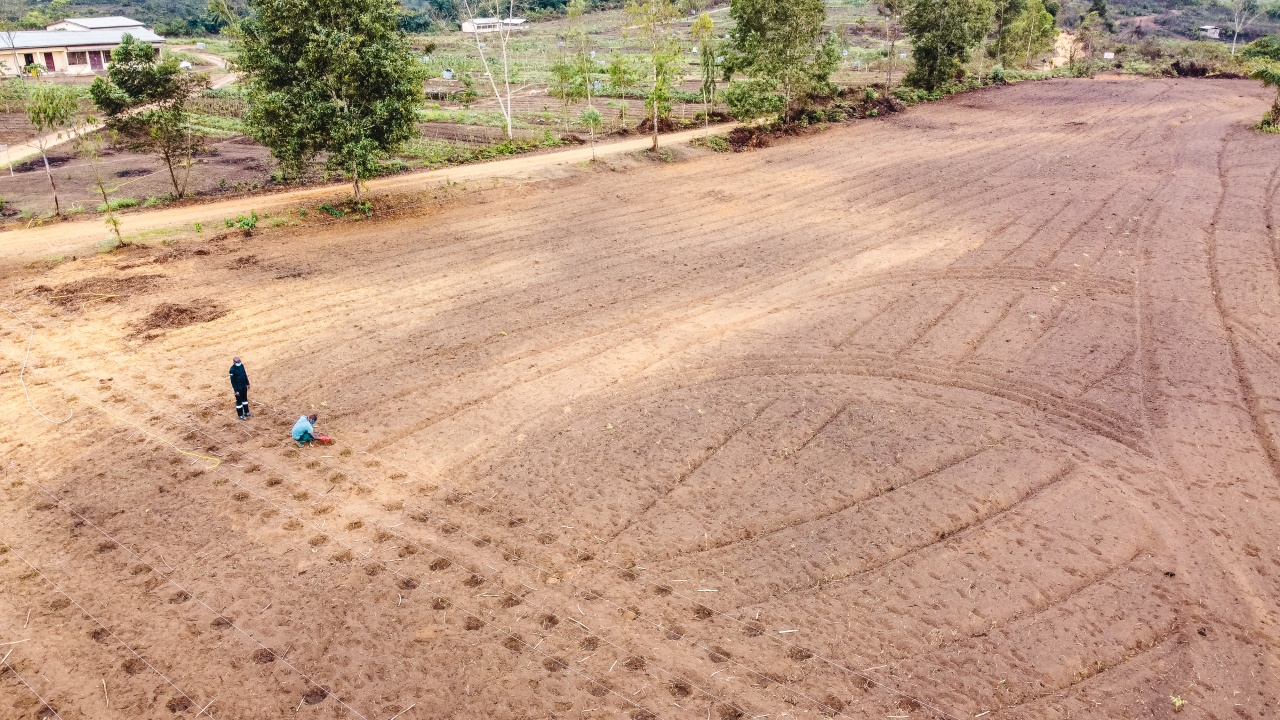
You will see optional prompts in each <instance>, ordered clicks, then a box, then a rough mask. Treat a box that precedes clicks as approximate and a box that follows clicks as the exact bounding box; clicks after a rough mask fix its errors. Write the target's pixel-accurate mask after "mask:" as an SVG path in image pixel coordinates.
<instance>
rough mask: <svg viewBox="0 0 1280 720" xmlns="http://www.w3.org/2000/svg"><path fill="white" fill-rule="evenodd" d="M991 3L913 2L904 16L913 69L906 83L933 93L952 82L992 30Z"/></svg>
mask: <svg viewBox="0 0 1280 720" xmlns="http://www.w3.org/2000/svg"><path fill="white" fill-rule="evenodd" d="M994 10H995V9H994V7H993V6H992V2H991V0H915V1H914V2H912V3H911V6H910V7H909V8H908V9H907V12H906V14H905V15H904V16H903V25H904V27H906V30H907V33H908V34H909V35H911V39H912V41H913V45H914V48H913V50H912V56H913V57H914V58H915V67H914V68H913V69H912V70H911V72H910V73H909V74H908V75H907V82H909V83H911V84H912V85H914V86H916V87H920V88H924V89H925V90H933V89H935V88H937V87H939V86H941V85H944V84H946V83H948V82H950V81H951V80H954V79H955V78H956V76H957V74H958V73H959V71H960V70H961V68H962V67H963V66H964V63H965V62H966V61H968V60H969V56H970V53H971V51H972V50H973V48H974V47H976V46H977V45H978V44H979V43H980V42H982V39H983V38H984V37H986V35H987V32H988V31H989V30H990V29H991V25H992V19H993V14H994Z"/></svg>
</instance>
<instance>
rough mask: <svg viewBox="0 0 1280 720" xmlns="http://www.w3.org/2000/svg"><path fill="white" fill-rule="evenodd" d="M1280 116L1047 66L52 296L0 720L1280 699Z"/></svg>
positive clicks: (1252, 95) (1160, 708) (5, 473)
mask: <svg viewBox="0 0 1280 720" xmlns="http://www.w3.org/2000/svg"><path fill="white" fill-rule="evenodd" d="M1266 103H1267V98H1266V97H1265V96H1264V95H1263V94H1262V93H1261V92H1260V91H1258V90H1257V89H1256V88H1255V87H1254V86H1253V85H1252V84H1251V83H1244V82H1187V81H1182V82H1175V81H1135V80H1115V79H1100V80H1095V81H1070V82H1069V81H1053V82H1046V83H1037V84H1026V85H1020V86H1017V87H1014V88H1007V89H1001V90H997V91H990V92H985V93H980V94H975V95H970V96H965V97H961V98H955V99H953V100H951V101H948V102H945V103H939V104H935V105H932V106H930V107H927V108H920V109H918V110H915V111H912V112H909V113H906V114H904V115H902V116H898V117H894V118H892V119H889V120H887V121H884V122H876V123H863V124H858V125H854V126H849V127H842V128H837V129H832V130H829V131H827V132H825V133H822V134H819V135H816V136H813V137H809V138H805V139H801V140H797V141H794V142H790V143H787V144H785V145H783V146H780V147H775V148H771V149H768V150H764V151H759V152H754V153H749V154H744V155H734V156H708V157H703V158H700V159H697V160H693V161H689V162H685V163H677V164H673V165H662V166H650V167H644V168H640V169H637V170H631V171H628V172H626V173H608V172H583V173H580V174H577V175H573V176H570V177H567V178H561V179H559V180H555V181H548V182H543V183H535V184H526V185H522V186H518V187H515V188H511V187H506V188H500V189H496V190H492V191H486V192H482V193H475V194H472V195H470V196H468V197H467V199H466V200H464V201H462V202H458V203H455V204H453V205H451V206H446V207H432V208H429V209H428V208H424V209H423V210H422V211H421V212H420V213H419V214H418V215H416V216H413V217H403V218H399V219H395V220H386V221H380V222H376V223H375V222H363V223H354V224H342V225H336V226H328V227H326V228H325V229H324V231H323V232H317V231H316V229H314V228H310V229H305V230H291V231H287V232H281V233H277V234H268V235H265V236H261V237H258V238H253V239H248V240H245V239H241V238H226V239H223V240H221V241H218V242H210V243H206V244H204V245H202V246H200V247H199V248H198V249H199V250H200V251H201V252H202V254H196V253H195V252H192V251H193V250H194V249H195V248H190V247H188V248H186V251H185V252H179V253H176V254H174V253H173V251H170V250H165V249H139V250H133V251H130V252H127V253H122V254H117V255H114V256H110V257H99V258H95V259H92V260H88V261H80V262H76V263H69V264H66V265H63V266H60V267H58V268H55V269H53V270H48V271H43V272H35V271H29V272H27V273H25V274H22V275H19V276H14V277H11V278H9V279H7V280H6V281H4V287H3V288H2V289H0V293H2V295H0V296H2V297H4V298H5V299H4V304H5V306H6V307H12V308H13V309H14V310H16V311H18V312H20V313H21V314H22V315H23V316H24V317H28V318H30V319H31V320H32V321H33V322H34V323H35V324H36V325H37V328H38V330H37V332H38V335H37V339H36V345H35V350H34V355H33V359H34V361H35V366H34V367H33V369H32V370H31V371H30V372H31V374H30V375H29V377H30V378H31V380H32V382H33V383H35V384H34V385H33V387H32V391H33V399H34V401H35V402H36V403H37V405H38V406H39V407H41V408H45V409H47V410H48V411H50V413H51V414H58V413H65V412H66V408H67V407H68V406H67V402H68V398H70V397H75V398H78V400H77V401H76V402H75V403H74V404H73V405H72V406H71V407H73V408H74V409H75V415H74V416H73V417H72V419H71V420H70V421H69V422H68V423H66V424H64V425H59V426H52V425H49V424H48V423H45V422H44V421H42V420H40V419H39V418H38V417H37V416H36V415H35V414H34V413H32V412H31V411H30V409H29V408H28V407H27V405H26V402H25V400H24V399H23V395H22V392H21V388H20V387H19V385H18V383H17V370H18V363H19V362H20V360H21V357H22V350H23V342H25V337H26V335H25V329H24V328H22V327H21V326H20V325H18V324H17V323H14V322H12V321H11V320H10V319H7V318H6V319H0V330H2V331H3V332H4V333H5V335H3V336H0V352H3V354H4V357H5V360H4V363H5V364H4V365H3V366H0V368H2V372H0V404H2V405H3V407H0V410H2V411H3V412H4V413H5V417H6V418H11V420H10V421H7V422H6V425H5V432H4V433H3V434H0V479H2V480H3V483H2V484H0V487H2V489H0V502H2V504H3V508H4V511H5V512H4V513H3V515H2V516H0V517H3V519H2V520H0V543H3V544H2V545H0V550H4V549H6V548H7V552H4V553H3V554H0V583H2V584H3V587H4V588H5V592H4V593H3V594H0V642H13V641H22V642H20V643H18V644H15V645H12V646H0V651H3V652H8V651H9V650H10V649H11V650H12V654H11V655H10V656H9V658H8V661H7V662H8V663H9V665H10V667H8V668H3V667H2V666H0V669H3V672H0V686H3V687H4V688H5V693H4V694H3V696H2V697H3V700H2V701H0V702H3V705H0V715H5V716H10V715H11V716H14V717H37V716H39V714H40V712H41V708H42V707H43V703H45V702H48V703H49V705H50V706H51V707H53V708H55V709H56V710H57V711H58V713H59V714H60V715H61V716H62V717H65V718H90V717H92V718H117V717H118V718H135V717H174V716H175V713H176V716H178V717H182V716H188V717H190V716H194V715H195V714H196V712H197V710H198V709H199V708H202V707H204V706H205V705H206V704H207V703H210V702H212V703H213V705H212V706H211V708H210V709H211V710H212V712H213V713H214V715H215V716H216V717H228V718H230V717H264V718H265V717H282V716H288V715H290V714H293V713H296V714H297V715H298V716H300V717H301V716H305V717H322V716H323V717H364V718H390V717H391V716H393V715H395V714H396V713H399V712H401V711H403V710H405V708H408V707H410V706H413V708H412V709H411V710H408V711H407V712H405V713H404V714H403V715H401V716H400V717H406V718H415V717H417V718H427V717H466V718H471V717H475V718H481V717H496V718H518V717H537V716H547V715H555V716H560V717H598V718H603V717H631V718H634V717H660V718H691V719H694V718H706V717H708V715H710V716H711V717H713V718H722V719H733V718H738V717H751V716H757V717H758V716H761V715H766V714H767V715H769V716H770V717H781V716H784V715H786V716H793V717H803V716H808V717H817V716H821V715H827V716H837V717H852V718H864V717H868V718H869V717H886V716H890V717H904V716H905V717H912V718H914V717H938V718H943V717H947V718H962V717H974V716H978V715H981V716H982V717H1008V718H1024V717H1035V718H1067V717H1095V718H1126V717H1134V718H1137V717H1144V718H1147V717H1172V716H1173V715H1174V706H1173V703H1172V702H1171V701H1170V697H1171V696H1178V697H1180V698H1182V699H1185V701H1186V702H1187V706H1186V708H1184V709H1183V711H1182V712H1181V713H1180V716H1187V717H1230V716H1241V717H1257V718H1264V717H1272V716H1274V715H1275V711H1276V702H1277V691H1278V688H1280V681H1277V674H1276V664H1275V663H1276V657H1275V648H1276V643H1277V637H1276V634H1275V629H1274V628H1275V622H1276V620H1277V609H1278V608H1277V601H1276V598H1277V597H1280V593H1278V592H1277V590H1278V589H1280V588H1277V586H1276V581H1275V579H1274V578H1275V572H1274V569H1275V566H1276V564H1277V555H1276V553H1277V550H1276V540H1275V538H1276V531H1275V527H1276V526H1277V525H1276V521H1277V515H1278V514H1280V495H1277V493H1276V490H1275V488H1276V485H1277V479H1278V478H1280V451H1278V450H1277V447H1280V445H1278V443H1277V437H1276V433H1277V431H1278V428H1277V427H1276V413H1277V412H1278V411H1280V350H1277V349H1276V347H1275V345H1274V342H1275V341H1274V338H1275V337H1277V336H1278V335H1280V333H1278V332H1277V331H1278V330H1280V327H1276V324H1277V323H1278V322H1280V302H1278V300H1280V260H1277V257H1280V255H1278V254H1277V250H1276V244H1275V243H1276V236H1275V235H1274V234H1273V233H1272V232H1271V231H1270V229H1269V228H1271V227H1274V217H1273V216H1274V198H1275V195H1276V192H1277V190H1278V189H1280V155H1277V154H1276V151H1275V144H1274V140H1273V139H1271V138H1268V137H1264V136H1260V135H1256V134H1254V133H1252V132H1251V131H1250V130H1248V127H1247V125H1248V122H1250V121H1251V120H1252V119H1253V118H1254V117H1256V116H1257V115H1258V114H1259V113H1260V112H1261V111H1262V109H1263V108H1265V105H1266ZM156 259H162V260H163V262H161V263H156V262H155V260H156ZM148 275H159V276H160V277H158V278H151V279H143V280H132V281H130V280H128V278H137V277H140V276H148ZM85 278H104V279H109V280H110V281H111V282H112V283H114V284H112V285H110V286H108V285H106V284H101V285H99V286H96V287H99V288H107V287H112V288H116V289H115V290H112V291H107V290H105V289H102V290H99V291H98V292H102V293H104V294H117V295H120V296H121V297H118V298H107V299H103V298H102V297H100V296H96V295H89V294H85V295H82V296H80V297H79V298H76V299H72V298H65V297H54V296H59V295H61V294H66V293H67V292H68V291H67V290H65V289H60V288H65V286H66V284H67V283H70V282H73V281H77V280H83V279H85ZM130 283H132V284H130ZM38 285H45V286H48V287H51V288H54V290H53V291H52V292H44V291H37V290H35V288H36V286H38ZM84 287H87V286H81V289H80V290H79V292H95V291H86V290H84V289H83V288H84ZM131 288H132V289H131ZM54 300H57V301H58V302H61V303H64V304H63V305H58V304H55V303H54V302H53V301H54ZM193 301H195V302H197V303H200V304H202V305H209V304H211V303H217V304H220V305H221V306H223V307H225V309H226V310H228V313H227V314H226V315H224V316H222V317H221V318H219V319H216V320H214V321H212V322H208V323H203V324H198V325H193V326H190V327H187V328H183V329H177V330H171V331H168V332H166V333H164V334H162V335H159V336H156V337H152V338H150V339H143V338H140V337H139V336H138V335H137V334H136V333H135V332H134V323H136V322H137V321H138V320H139V319H140V318H141V317H143V316H144V315H146V314H147V313H148V312H150V311H151V310H152V309H153V308H155V307H156V306H157V305H158V304H159V303H161V302H182V303H189V302H193ZM66 303H70V304H66ZM234 353H239V354H241V355H243V356H244V357H245V358H246V361H247V362H248V364H249V371H250V374H251V377H252V379H253V381H254V387H253V390H252V393H251V394H252V396H253V399H254V401H255V403H256V405H255V407H256V412H257V417H255V418H254V419H253V420H252V421H251V422H249V423H238V422H236V421H235V419H234V418H233V417H231V413H230V405H231V403H230V402H229V400H230V397H229V395H228V394H227V393H226V392H225V388H224V385H225V380H224V374H225V372H226V369H225V365H226V361H227V359H228V358H229V357H230V356H231V355H232V354H234ZM312 408H315V409H317V410H318V411H319V412H320V413H321V415H322V419H321V423H322V424H321V426H322V428H324V429H326V430H329V431H331V432H333V433H334V434H335V435H336V436H337V437H338V438H339V444H338V445H336V446H334V447H333V448H310V449H307V450H304V451H301V452H297V451H296V449H294V448H292V447H291V446H290V444H289V443H288V442H287V440H286V439H285V438H286V433H287V430H288V427H289V425H290V424H291V422H292V420H293V419H294V418H295V417H296V416H297V415H298V414H299V413H301V412H303V411H306V410H310V409H312ZM348 450H350V451H351V452H350V453H347V452H346V451H348ZM180 451H185V453H194V454H198V455H205V456H216V457H218V458H221V459H222V464H221V465H220V466H219V467H217V468H212V469H208V468H206V467H204V466H205V465H207V463H206V462H204V461H201V460H199V459H198V458H195V457H193V456H192V455H191V454H184V453H183V452H180ZM72 601H74V602H72ZM103 680H105V682H106V687H105V688H104V687H103V685H102V681H103ZM317 687H323V688H324V691H323V692H321V691H319V690H317V689H316V688H317ZM108 699H109V701H110V705H109V706H108V704H107V703H108ZM415 703H416V705H415ZM48 714H49V713H46V715H48Z"/></svg>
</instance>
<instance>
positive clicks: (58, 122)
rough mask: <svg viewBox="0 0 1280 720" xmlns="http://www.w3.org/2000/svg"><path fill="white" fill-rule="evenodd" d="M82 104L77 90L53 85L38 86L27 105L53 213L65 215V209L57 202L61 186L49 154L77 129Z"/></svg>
mask: <svg viewBox="0 0 1280 720" xmlns="http://www.w3.org/2000/svg"><path fill="white" fill-rule="evenodd" d="M78 110H79V102H78V101H77V98H76V91H75V88H71V87H67V86H65V85H54V84H52V83H39V84H37V85H36V86H35V87H34V88H33V89H32V90H31V100H30V101H29V102H28V103H27V121H28V122H30V123H31V125H32V127H34V128H35V129H36V133H37V134H36V147H37V148H39V150H40V159H41V160H43V161H44V174H45V177H47V178H49V188H50V189H51V190H52V191H53V211H54V213H55V214H57V215H61V214H62V205H61V204H60V203H59V202H58V185H57V183H55V182H54V181H53V171H52V170H50V169H49V156H48V155H47V154H46V151H47V150H48V148H49V147H50V146H52V145H53V144H55V143H56V141H57V140H58V138H59V136H60V135H61V134H63V133H70V131H71V128H72V127H74V126H75V122H76V113H77V111H78Z"/></svg>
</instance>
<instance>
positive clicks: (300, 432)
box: [293, 413, 320, 447]
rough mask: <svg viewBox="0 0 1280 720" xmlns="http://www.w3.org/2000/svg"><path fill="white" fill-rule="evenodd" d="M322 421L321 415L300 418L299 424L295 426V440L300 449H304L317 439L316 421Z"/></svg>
mask: <svg viewBox="0 0 1280 720" xmlns="http://www.w3.org/2000/svg"><path fill="white" fill-rule="evenodd" d="M318 419H320V416H319V415H316V414H314V413H313V414H311V415H303V416H302V417H300V418H298V422H296V423H294V424H293V439H294V442H296V443H298V447H302V446H303V445H306V444H307V443H309V442H312V441H313V440H315V439H316V420H318Z"/></svg>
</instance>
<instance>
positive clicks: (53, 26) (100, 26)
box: [44, 15, 151, 32]
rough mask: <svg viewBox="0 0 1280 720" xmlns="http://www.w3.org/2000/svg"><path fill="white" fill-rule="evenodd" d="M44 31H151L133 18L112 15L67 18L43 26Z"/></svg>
mask: <svg viewBox="0 0 1280 720" xmlns="http://www.w3.org/2000/svg"><path fill="white" fill-rule="evenodd" d="M44 29H45V30H70V31H72V32H84V31H86V30H148V31H149V30H151V28H149V27H147V26H146V25H144V24H142V23H141V22H139V21H137V20H134V19H133V18H127V17H122V16H120V15H114V16H112V17H101V18H67V19H66V20H59V21H58V22H56V23H49V24H48V25H45V26H44Z"/></svg>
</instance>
